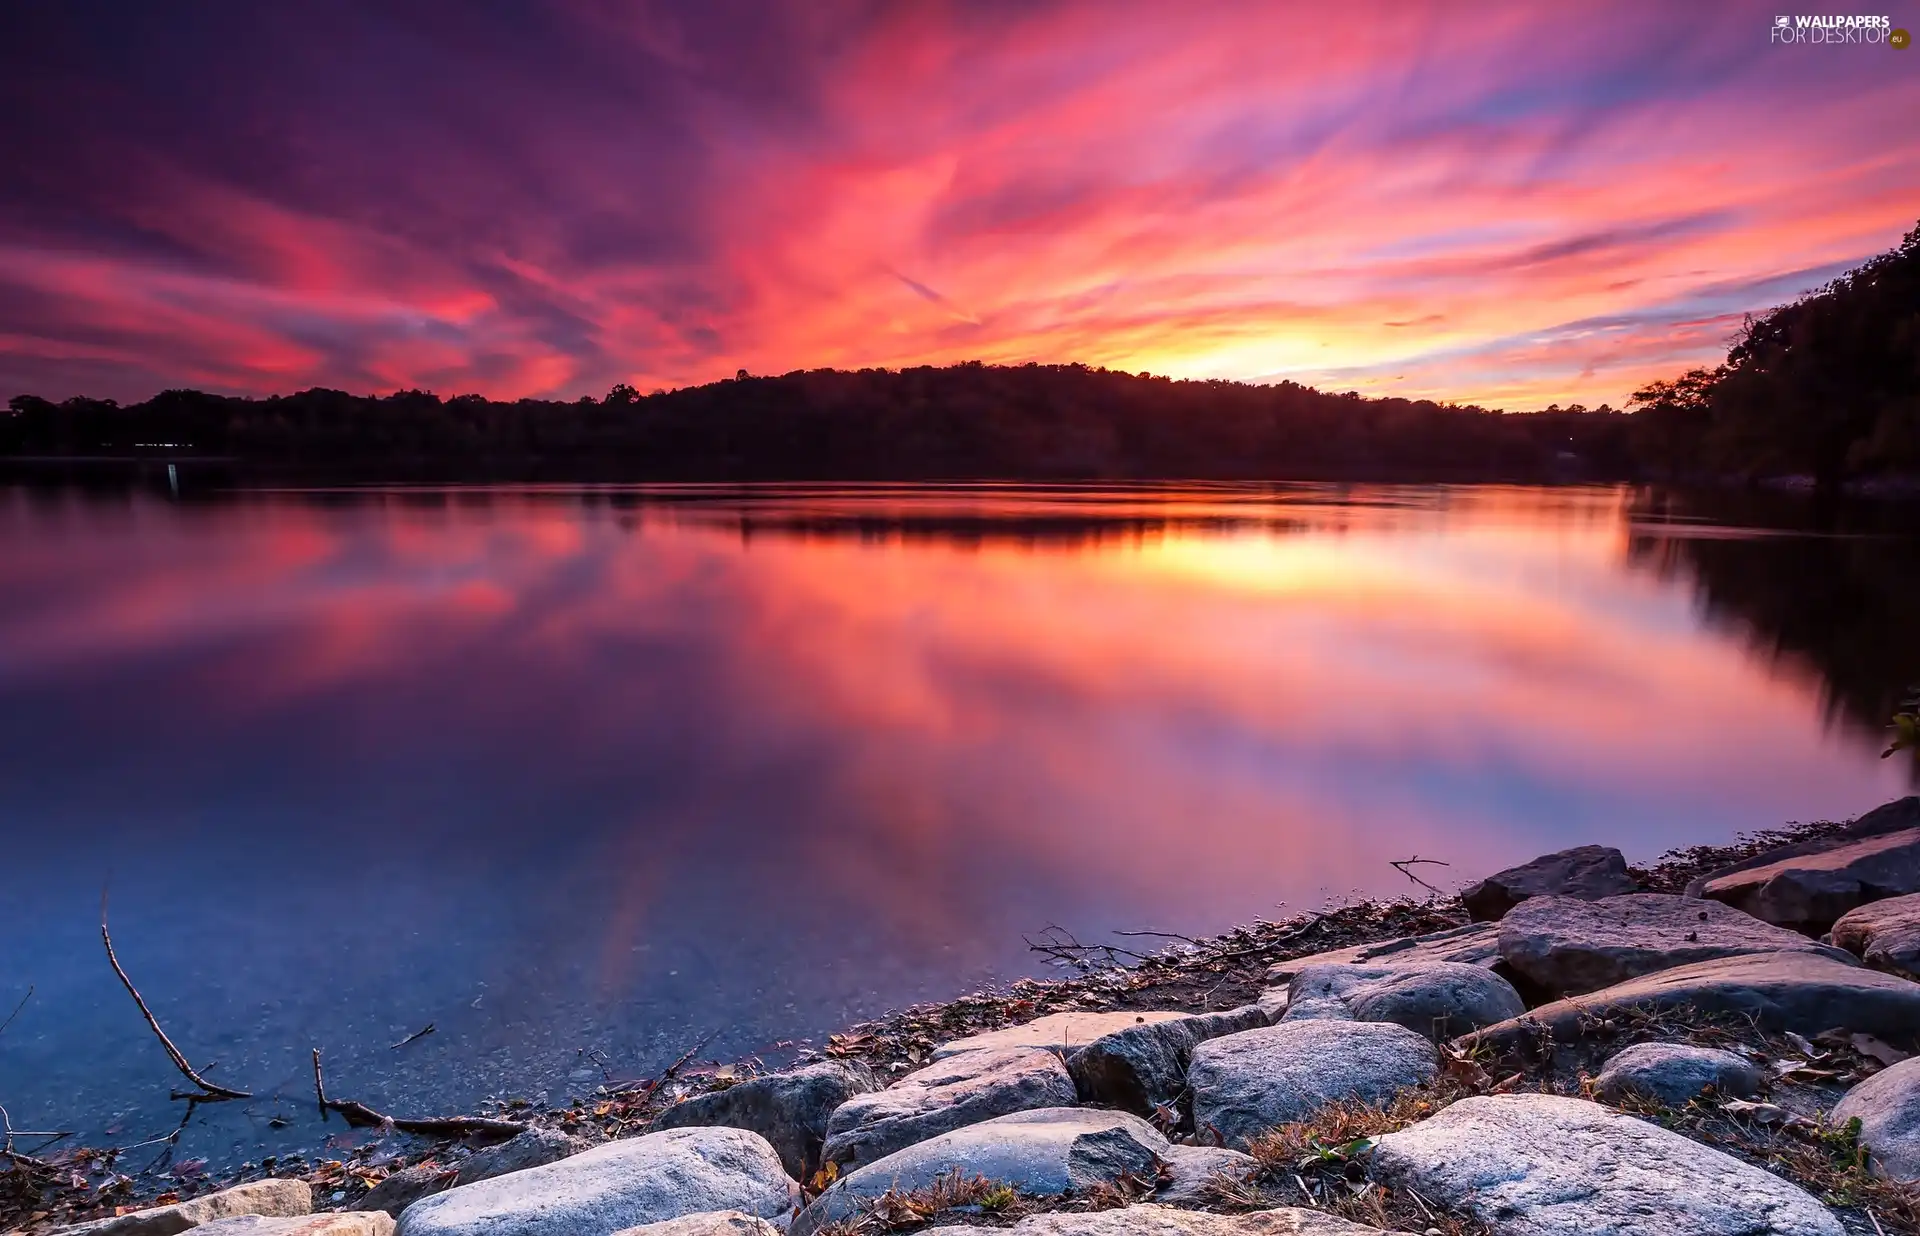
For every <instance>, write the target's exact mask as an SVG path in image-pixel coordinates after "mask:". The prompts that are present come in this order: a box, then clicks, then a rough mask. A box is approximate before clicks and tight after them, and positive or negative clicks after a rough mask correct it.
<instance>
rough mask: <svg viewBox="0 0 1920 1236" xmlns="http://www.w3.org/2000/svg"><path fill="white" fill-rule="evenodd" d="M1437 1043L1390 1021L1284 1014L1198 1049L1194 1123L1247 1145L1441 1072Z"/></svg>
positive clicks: (1192, 1077)
mask: <svg viewBox="0 0 1920 1236" xmlns="http://www.w3.org/2000/svg"><path fill="white" fill-rule="evenodd" d="M1437 1067H1438V1066H1437V1057H1436V1054H1435V1052H1434V1047H1433V1044H1432V1043H1430V1042H1428V1041H1427V1039H1426V1038H1425V1037H1424V1036H1422V1035H1420V1034H1417V1033H1415V1032H1414V1031H1412V1030H1409V1029H1407V1028H1406V1027H1405V1026H1397V1025H1394V1024H1392V1023H1390V1022H1357V1021H1283V1022H1281V1023H1280V1024H1279V1025H1277V1026H1269V1027H1267V1028H1266V1029H1264V1030H1243V1031H1241V1032H1240V1033H1238V1034H1229V1035H1224V1036H1222V1037H1220V1038H1217V1039H1209V1040H1207V1041H1206V1042H1204V1043H1202V1044H1200V1045H1199V1046H1198V1047H1196V1048H1194V1050H1193V1063H1192V1064H1191V1066H1190V1067H1189V1068H1188V1070H1187V1084H1188V1085H1189V1086H1191V1087H1192V1089H1193V1125H1194V1128H1195V1129H1196V1130H1198V1133H1199V1136H1201V1137H1210V1136H1218V1137H1219V1138H1221V1139H1222V1140H1223V1141H1224V1142H1225V1143H1226V1144H1227V1145H1229V1146H1232V1147H1234V1148H1236V1149H1245V1148H1246V1146H1247V1143H1248V1142H1250V1141H1251V1140H1252V1139H1253V1138H1255V1137H1257V1136H1259V1135H1260V1134H1262V1133H1264V1132H1266V1131H1267V1130H1269V1129H1271V1128H1273V1127H1274V1126H1275V1125H1280V1124H1288V1123H1292V1122H1294V1121H1300V1120H1306V1119H1309V1118H1311V1117H1312V1116H1313V1114H1314V1113H1315V1112H1317V1111H1319V1110H1320V1109H1321V1108H1322V1107H1325V1106H1326V1105H1327V1104H1329V1103H1334V1102H1339V1101H1341V1100H1346V1099H1359V1100H1362V1101H1364V1102H1370V1103H1378V1102H1384V1101H1386V1100H1388V1099H1390V1098H1392V1097H1393V1095H1394V1094H1395V1092H1397V1091H1399V1090H1401V1089H1403V1088H1405V1087H1407V1086H1414V1085H1418V1084H1419V1083H1421V1082H1423V1081H1426V1080H1428V1079H1429V1078H1431V1077H1432V1076H1433V1075H1434V1073H1435V1072H1436V1071H1437Z"/></svg>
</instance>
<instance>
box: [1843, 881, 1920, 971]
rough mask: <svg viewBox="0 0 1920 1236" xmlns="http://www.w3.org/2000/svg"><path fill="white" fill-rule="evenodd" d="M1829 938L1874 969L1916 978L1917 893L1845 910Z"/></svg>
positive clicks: (1919, 942) (1919, 943) (1919, 960)
mask: <svg viewBox="0 0 1920 1236" xmlns="http://www.w3.org/2000/svg"><path fill="white" fill-rule="evenodd" d="M1831 938H1832V940H1833V942H1834V944H1835V945H1836V946H1838V947H1840V948H1843V949H1846V950H1847V951H1848V952H1850V953H1852V954H1854V955H1855V956H1857V957H1859V958H1860V960H1862V961H1864V962H1866V963H1867V964H1868V965H1870V966H1872V967H1873V968H1874V969H1876V970H1886V971H1888V972H1890V973H1893V974H1904V975H1906V976H1907V977H1908V978H1915V979H1920V893H1909V894H1907V895H1906V896H1905V897H1889V898H1887V899H1886V900H1885V901H1874V902H1869V903H1868V904H1866V905H1864V906H1861V907H1860V908H1859V909H1857V910H1849V911H1847V912H1846V913H1845V914H1843V915H1841V916H1840V921H1839V922H1837V923H1835V924H1834V925H1833V935H1832V937H1831Z"/></svg>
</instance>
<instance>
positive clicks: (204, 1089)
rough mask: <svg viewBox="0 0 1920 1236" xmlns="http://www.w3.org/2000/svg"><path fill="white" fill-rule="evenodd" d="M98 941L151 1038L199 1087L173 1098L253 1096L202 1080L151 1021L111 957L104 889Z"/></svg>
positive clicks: (150, 1012)
mask: <svg viewBox="0 0 1920 1236" xmlns="http://www.w3.org/2000/svg"><path fill="white" fill-rule="evenodd" d="M100 942H101V943H102V944H105V945H106V946H107V961H108V962H109V963H110V964H111V965H112V966H113V972H114V973H115V974H117V975H119V976H120V982H121V984H122V985H123V986H124V987H125V988H126V989H127V994H128V995H130V996H132V997H133V1002H134V1003H135V1004H137V1005H139V1006H140V1016H142V1017H144V1018H146V1019H147V1025H148V1026H149V1027H150V1028H151V1029H152V1030H153V1033H154V1037H155V1038H157V1039H159V1040H160V1046H162V1047H164V1048H166V1049H167V1058H168V1059H169V1060H172V1061H173V1067H174V1068H176V1069H179V1070H180V1072H181V1073H183V1074H184V1075H185V1076H186V1079H187V1080H188V1081H190V1082H192V1083H193V1084H194V1085H196V1086H198V1087H200V1090H201V1093H200V1094H197V1095H176V1096H175V1097H177V1098H188V1099H197V1100H201V1101H206V1100H212V1099H250V1098H252V1097H253V1096H252V1095H251V1094H248V1093H247V1092H246V1091H244V1090H229V1089H228V1088H227V1087H225V1086H216V1085H214V1084H213V1083H212V1082H210V1081H208V1080H207V1079H206V1078H204V1077H202V1076H200V1074H198V1073H196V1072H194V1071H193V1065H191V1064H189V1063H188V1062H187V1058H186V1057H185V1056H183V1055H181V1054H180V1049H179V1048H178V1047H175V1046H174V1045H173V1040H172V1039H170V1038H168V1037H167V1032H166V1031H165V1030H162V1029H161V1028H160V1023H159V1022H158V1021H156V1020H154V1016H153V1010H152V1009H150V1008H148V1007H147V1002H146V1001H145V1000H143V999H141V997H140V989H139V988H137V987H135V986H134V985H133V980H132V979H130V978H128V977H127V972H126V971H125V970H123V969H121V968H120V959H119V958H118V957H116V956H114V952H113V936H112V935H111V934H110V933H109V932H108V931H107V890H106V889H104V888H102V889H101V890H100Z"/></svg>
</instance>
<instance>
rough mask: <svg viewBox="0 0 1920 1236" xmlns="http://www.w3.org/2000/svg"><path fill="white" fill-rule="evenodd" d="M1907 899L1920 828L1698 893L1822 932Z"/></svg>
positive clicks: (1916, 872) (1724, 879)
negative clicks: (1876, 906)
mask: <svg viewBox="0 0 1920 1236" xmlns="http://www.w3.org/2000/svg"><path fill="white" fill-rule="evenodd" d="M1908 893H1920V828H1910V829H1906V830H1903V831H1901V832H1894V833H1882V834H1880V835H1879V836H1874V837H1865V838H1862V839H1860V840H1857V841H1850V842H1848V843H1847V844H1845V845H1841V846H1836V847H1835V848H1833V849H1830V850H1822V851H1820V852H1819V853H1817V854H1807V855H1803V856H1801V857H1798V858H1783V859H1778V860H1776V861H1774V862H1771V863H1767V864H1765V865H1763V866H1759V867H1752V868H1748V869H1747V870H1745V871H1738V872H1734V873H1733V874H1731V875H1721V876H1715V877H1714V878H1713V879H1710V880H1708V881H1707V882H1706V884H1705V885H1703V886H1702V888H1701V890H1700V895H1701V896H1703V897H1707V898H1711V899H1712V900H1714V901H1724V902H1726V903H1727V904H1728V905H1730V906H1736V907H1738V908H1740V909H1742V910H1745V911H1746V912H1747V913H1749V914H1751V915H1753V916H1754V917H1755V918H1762V919H1765V920H1766V921H1767V922H1769V923H1778V924H1780V925H1782V926H1786V927H1793V928H1796V929H1798V930H1801V931H1824V930H1826V929H1827V928H1828V927H1830V926H1832V925H1833V923H1834V922H1835V921H1836V920H1838V919H1840V918H1841V917H1843V916H1844V915H1846V914H1847V912H1848V911H1850V910H1853V909H1855V908H1857V907H1859V906H1863V905H1866V904H1867V903H1868V902H1872V901H1882V900H1884V899H1886V898H1888V897H1904V896H1906V895H1907V894H1908Z"/></svg>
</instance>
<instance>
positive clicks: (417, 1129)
mask: <svg viewBox="0 0 1920 1236" xmlns="http://www.w3.org/2000/svg"><path fill="white" fill-rule="evenodd" d="M313 1095H314V1097H315V1098H316V1099H318V1100H319V1101H320V1110H321V1111H322V1112H338V1113H339V1114H340V1115H341V1116H342V1117H343V1118H345V1120H346V1122H347V1124H348V1126H349V1127H352V1128H356V1129H371V1128H391V1129H398V1130H399V1131H400V1132H402V1133H413V1134H416V1135H418V1136H420V1137H472V1136H475V1135H484V1136H488V1137H513V1136H514V1135H516V1134H519V1133H524V1132H526V1131H527V1126H526V1125H524V1124H521V1123H520V1122H518V1121H515V1120H490V1119H488V1118H487V1117H485V1116H431V1117H428V1118H426V1119H423V1120H406V1119H396V1118H395V1117H393V1116H389V1115H387V1114H386V1113H384V1112H377V1111H375V1110H373V1109H372V1108H371V1107H368V1106H367V1105H366V1104H365V1103H359V1102H355V1101H354V1100H352V1099H330V1098H328V1097H327V1083H326V1081H325V1079H324V1078H323V1077H322V1076H321V1074H320V1049H319V1048H318V1047H316V1048H314V1049H313Z"/></svg>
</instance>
